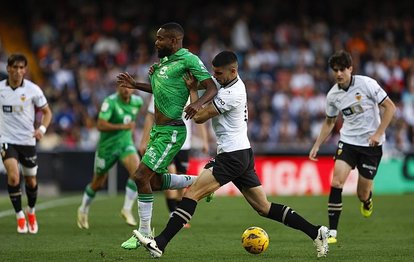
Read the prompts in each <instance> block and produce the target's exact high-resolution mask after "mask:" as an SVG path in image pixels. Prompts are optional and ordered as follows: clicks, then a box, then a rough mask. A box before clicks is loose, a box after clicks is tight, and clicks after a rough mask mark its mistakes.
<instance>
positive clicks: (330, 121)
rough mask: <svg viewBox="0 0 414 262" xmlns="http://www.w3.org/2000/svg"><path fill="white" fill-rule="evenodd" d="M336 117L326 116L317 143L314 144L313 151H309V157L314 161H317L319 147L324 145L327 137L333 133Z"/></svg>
mask: <svg viewBox="0 0 414 262" xmlns="http://www.w3.org/2000/svg"><path fill="white" fill-rule="evenodd" d="M335 122H336V117H326V118H325V121H324V122H323V124H322V128H321V131H320V133H319V136H318V138H317V139H316V141H315V144H314V145H313V147H312V149H311V151H310V152H309V159H310V160H313V161H317V160H318V159H317V158H316V156H317V154H318V151H319V147H320V146H321V145H322V143H323V142H324V141H325V140H326V138H327V137H328V136H329V134H330V133H331V131H332V129H333V128H334V126H335Z"/></svg>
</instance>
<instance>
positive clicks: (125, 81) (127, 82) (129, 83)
mask: <svg viewBox="0 0 414 262" xmlns="http://www.w3.org/2000/svg"><path fill="white" fill-rule="evenodd" d="M116 79H117V80H116V82H117V84H118V85H120V86H121V87H126V88H130V89H138V90H141V91H144V92H147V93H152V87H151V85H150V84H148V83H140V82H137V81H135V79H134V78H133V77H132V76H131V75H130V74H129V73H128V72H125V73H120V74H119V75H117V77H116Z"/></svg>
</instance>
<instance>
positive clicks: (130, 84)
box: [116, 72, 137, 89]
mask: <svg viewBox="0 0 414 262" xmlns="http://www.w3.org/2000/svg"><path fill="white" fill-rule="evenodd" d="M116 79H117V80H116V83H117V84H118V85H119V86H120V87H126V88H130V89H137V88H136V81H135V79H134V78H133V77H132V76H131V75H130V74H129V73H128V72H125V73H120V74H119V75H117V76H116Z"/></svg>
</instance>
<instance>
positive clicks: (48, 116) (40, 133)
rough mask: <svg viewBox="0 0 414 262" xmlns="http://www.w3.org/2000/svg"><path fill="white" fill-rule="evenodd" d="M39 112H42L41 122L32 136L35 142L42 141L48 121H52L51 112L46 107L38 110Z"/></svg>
mask: <svg viewBox="0 0 414 262" xmlns="http://www.w3.org/2000/svg"><path fill="white" fill-rule="evenodd" d="M40 111H42V115H43V116H42V122H41V123H40V126H39V127H38V128H37V129H36V130H35V133H34V135H33V136H34V137H35V138H36V139H37V140H40V139H42V137H43V136H44V135H45V133H46V130H47V127H48V126H49V124H50V121H52V111H51V110H50V107H49V106H48V105H46V106H44V107H43V108H42V109H40Z"/></svg>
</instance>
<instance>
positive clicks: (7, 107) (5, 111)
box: [3, 106, 13, 113]
mask: <svg viewBox="0 0 414 262" xmlns="http://www.w3.org/2000/svg"><path fill="white" fill-rule="evenodd" d="M3 112H4V113H11V112H13V107H12V106H3Z"/></svg>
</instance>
